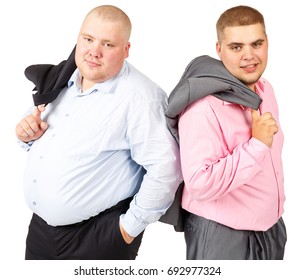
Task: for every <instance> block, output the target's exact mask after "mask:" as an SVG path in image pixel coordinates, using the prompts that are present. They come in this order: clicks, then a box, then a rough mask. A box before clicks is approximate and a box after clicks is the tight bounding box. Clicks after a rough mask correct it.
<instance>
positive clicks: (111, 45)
mask: <svg viewBox="0 0 294 280" xmlns="http://www.w3.org/2000/svg"><path fill="white" fill-rule="evenodd" d="M104 46H105V47H107V48H112V47H113V44H111V43H105V44H104Z"/></svg>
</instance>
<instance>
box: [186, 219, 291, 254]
mask: <svg viewBox="0 0 294 280" xmlns="http://www.w3.org/2000/svg"><path fill="white" fill-rule="evenodd" d="M184 234H185V241H186V245H187V251H186V257H187V260H281V259H283V257H284V250H285V245H286V241H287V233H286V227H285V224H284V222H283V219H282V218H280V219H279V221H278V222H277V223H276V224H275V225H274V226H272V227H271V228H270V229H269V230H267V231H250V230H235V229H232V228H230V227H227V226H224V225H222V224H219V223H217V222H214V221H211V220H207V219H205V218H203V217H199V216H197V215H194V214H191V213H187V216H186V218H185V225H184Z"/></svg>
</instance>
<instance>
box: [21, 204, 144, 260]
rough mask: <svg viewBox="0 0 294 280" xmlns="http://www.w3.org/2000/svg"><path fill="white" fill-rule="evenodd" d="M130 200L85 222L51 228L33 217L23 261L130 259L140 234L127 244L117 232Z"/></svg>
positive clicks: (139, 243) (36, 217)
mask: <svg viewBox="0 0 294 280" xmlns="http://www.w3.org/2000/svg"><path fill="white" fill-rule="evenodd" d="M130 200H131V199H127V200H124V201H121V202H120V203H118V204H117V205H116V206H114V207H112V208H110V209H108V210H105V211H104V212H102V213H100V214H99V215H97V216H95V217H92V218H90V219H89V220H86V221H83V222H80V223H76V224H72V225H66V226H57V227H53V226H50V225H48V224H47V223H46V222H45V221H44V220H43V219H41V218H40V217H39V216H37V215H36V214H33V217H32V220H31V222H30V225H29V231H28V235H27V240H26V252H25V259H26V260H133V259H135V258H136V256H137V254H138V250H139V247H140V245H141V240H142V237H143V232H142V233H141V234H140V235H139V236H137V237H136V238H135V239H134V241H133V242H132V243H131V244H127V243H126V242H125V241H124V239H123V237H122V235H121V232H120V229H119V216H120V215H121V214H122V213H125V212H126V211H127V209H128V208H129V203H130Z"/></svg>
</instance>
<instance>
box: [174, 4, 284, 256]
mask: <svg viewBox="0 0 294 280" xmlns="http://www.w3.org/2000/svg"><path fill="white" fill-rule="evenodd" d="M216 27H217V36H218V41H217V44H216V51H217V53H218V56H219V58H220V60H221V61H222V63H223V65H224V66H225V68H226V69H227V70H228V71H229V72H230V73H231V74H232V75H233V76H234V77H235V78H237V79H238V80H239V81H241V82H242V83H243V84H245V85H246V86H247V87H248V88H249V89H251V90H252V91H254V92H256V94H258V95H259V97H260V98H261V99H262V102H261V105H260V107H259V109H258V110H253V109H251V108H249V107H246V106H242V105H240V104H235V103H230V102H226V101H224V100H221V99H219V98H217V97H215V96H213V95H207V96H205V97H203V98H201V99H199V100H197V101H196V102H193V103H192V104H190V105H189V106H188V107H187V108H185V109H184V111H182V113H181V114H180V117H179V121H178V132H179V143H180V153H181V164H182V172H183V177H184V183H185V186H184V189H183V197H182V207H183V208H184V209H185V210H186V211H187V216H186V218H185V225H184V232H185V240H186V244H187V259H243V260H244V259H282V258H283V256H284V249H285V244H286V239H287V237H286V228H285V225H284V222H283V220H282V217H281V216H282V214H283V211H284V208H283V204H284V201H285V195H284V177H283V167H282V158H281V153H282V146H283V133H282V130H281V127H280V124H279V114H278V106H277V102H276V99H275V96H274V92H273V89H272V87H271V85H270V84H269V82H267V81H266V80H265V79H264V78H261V76H262V74H263V72H264V70H265V68H266V65H267V59H268V38H267V34H266V30H265V23H264V18H263V16H262V14H261V13H260V12H258V11H257V10H255V9H253V8H251V7H247V6H237V7H233V8H231V9H228V10H227V11H225V12H224V13H223V14H222V15H221V16H220V18H219V19H218V22H217V25H216Z"/></svg>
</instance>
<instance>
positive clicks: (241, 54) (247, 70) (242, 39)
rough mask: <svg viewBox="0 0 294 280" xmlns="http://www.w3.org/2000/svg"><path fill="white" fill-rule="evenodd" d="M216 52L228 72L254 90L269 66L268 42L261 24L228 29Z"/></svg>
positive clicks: (225, 30)
mask: <svg viewBox="0 0 294 280" xmlns="http://www.w3.org/2000/svg"><path fill="white" fill-rule="evenodd" d="M222 38H223V40H222V42H218V43H217V45H216V50H217V53H218V55H219V58H220V59H221V61H222V62H223V64H224V65H225V67H226V68H227V70H228V71H229V72H230V73H231V74H232V75H233V76H235V77H236V78H237V79H239V80H240V81H242V82H243V83H244V84H245V85H247V86H248V87H249V88H251V89H252V90H254V84H255V83H256V82H257V81H258V80H259V78H260V77H261V75H262V74H263V72H264V70H265V68H266V65H267V56H268V41H267V36H266V35H265V32H264V29H263V26H262V25H261V24H253V25H245V26H233V27H226V28H225V29H224V33H223V37H222Z"/></svg>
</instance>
